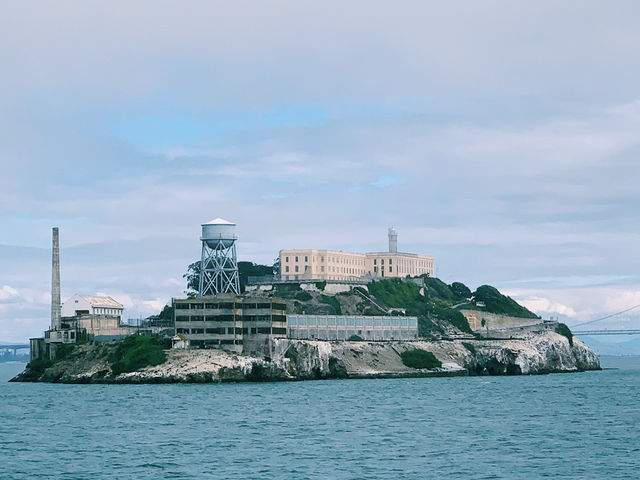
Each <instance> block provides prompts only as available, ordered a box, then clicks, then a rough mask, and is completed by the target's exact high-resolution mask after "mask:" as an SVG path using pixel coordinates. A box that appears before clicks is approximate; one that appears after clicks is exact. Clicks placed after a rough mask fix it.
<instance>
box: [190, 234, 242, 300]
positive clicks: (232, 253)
mask: <svg viewBox="0 0 640 480" xmlns="http://www.w3.org/2000/svg"><path fill="white" fill-rule="evenodd" d="M219 293H235V294H236V295H240V277H239V276H238V261H237V258H236V244H235V242H233V244H231V245H230V246H225V243H224V241H223V240H220V241H219V242H218V244H217V245H215V247H214V248H210V247H209V246H208V245H207V242H204V241H203V242H202V257H201V260H200V288H199V291H198V295H199V296H200V297H204V296H207V295H217V294H219Z"/></svg>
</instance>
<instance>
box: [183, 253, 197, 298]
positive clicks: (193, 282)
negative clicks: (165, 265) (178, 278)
mask: <svg viewBox="0 0 640 480" xmlns="http://www.w3.org/2000/svg"><path fill="white" fill-rule="evenodd" d="M182 278H186V279H187V289H186V290H185V291H184V293H186V294H187V295H188V296H189V297H193V296H195V295H197V293H198V291H199V290H200V260H198V261H196V262H193V263H192V264H191V265H189V266H188V267H187V273H185V274H184V275H183V276H182Z"/></svg>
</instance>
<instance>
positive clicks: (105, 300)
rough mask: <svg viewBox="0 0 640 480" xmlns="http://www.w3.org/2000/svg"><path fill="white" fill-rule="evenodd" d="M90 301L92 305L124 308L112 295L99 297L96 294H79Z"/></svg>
mask: <svg viewBox="0 0 640 480" xmlns="http://www.w3.org/2000/svg"><path fill="white" fill-rule="evenodd" d="M79 296H80V297H82V298H83V299H84V300H86V301H87V303H89V305H91V306H92V307H108V308H124V306H123V305H122V304H120V303H118V302H116V301H115V300H114V299H113V298H111V297H98V296H95V295H79Z"/></svg>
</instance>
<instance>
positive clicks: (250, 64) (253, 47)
mask: <svg viewBox="0 0 640 480" xmlns="http://www.w3.org/2000/svg"><path fill="white" fill-rule="evenodd" d="M576 11H579V12H580V15H576V13H575V12H576ZM638 14H640V6H639V5H638V4H637V2H632V1H626V2H625V1H623V2H621V3H620V4H619V5H618V7H617V8H616V9H611V8H606V7H603V6H602V4H601V3H599V2H582V1H580V2H577V1H575V2H574V1H570V2H564V3H563V4H562V5H560V6H559V5H556V4H552V3H540V2H537V3H529V4H522V3H517V4H516V3H513V4H507V3H505V2H489V3H483V4H482V5H480V4H478V3H476V2H467V3H465V4H464V8H461V7H460V6H459V5H456V6H451V5H446V4H439V3H435V2H417V1H416V2H408V3H403V4H402V5H395V4H394V5H391V4H389V3H385V2H366V3H365V2H354V3H349V4H346V5H342V6H341V10H340V15H339V16H338V17H337V16H336V15H335V11H333V10H332V9H327V8H325V7H324V6H320V5H313V4H309V3H291V2H283V3H280V4H278V8H273V6H266V5H265V6H263V5H254V6H253V7H252V8H251V9H250V10H247V9H246V8H243V7H241V6H236V5H231V4H226V3H222V2H220V3H218V2H194V3H190V4H189V5H187V6H185V5H177V4H175V3H172V2H163V1H160V2H154V4H153V8H152V7H151V5H150V4H148V3H144V2H142V3H131V2H122V3H120V4H118V8H113V6H112V5H110V6H109V7H106V6H101V5H97V4H86V5H84V4H83V5H74V7H73V8H64V7H60V5H59V4H58V3H57V2H50V3H47V2H45V3H43V4H41V5H40V6H39V8H38V9H37V10H35V11H34V10H33V9H32V8H29V7H26V6H23V5H21V4H14V5H11V6H10V7H6V8H3V11H2V15H0V18H2V25H3V28H1V29H0V57H1V58H2V64H3V75H2V77H1V78H0V166H2V171H3V175H2V176H0V262H1V265H2V268H0V285H7V286H8V285H11V287H8V288H10V289H12V290H8V289H3V290H0V302H1V305H2V306H3V307H2V308H3V311H2V315H4V318H14V317H15V318H22V319H24V321H25V322H27V320H26V319H30V320H28V322H31V323H28V322H27V323H25V325H26V326H25V327H24V328H22V327H15V328H16V331H22V332H24V335H27V334H29V335H31V334H35V333H34V332H33V331H32V330H29V331H28V333H27V330H28V329H33V328H34V325H36V324H37V326H38V328H43V327H44V326H46V324H47V323H48V318H49V313H48V305H47V303H46V298H47V295H48V293H46V292H48V289H49V288H50V287H49V281H50V271H49V268H50V252H49V248H50V242H51V240H50V228H51V226H53V225H58V226H60V227H61V240H62V247H63V250H62V282H63V292H64V295H69V296H70V295H72V294H73V293H76V292H84V293H94V292H99V291H103V292H111V293H112V294H113V295H122V298H123V301H126V302H128V303H127V309H128V311H130V312H131V315H136V316H138V315H146V314H149V313H155V312H153V311H152V310H153V309H154V308H156V307H159V306H161V305H160V304H161V303H163V302H164V301H168V300H169V299H170V298H171V297H172V296H179V295H181V294H182V290H183V288H184V285H183V283H184V282H183V281H182V278H181V275H182V274H183V273H184V271H185V269H186V266H187V265H188V264H189V263H190V262H191V261H193V260H195V259H196V258H198V256H199V247H200V245H199V240H198V237H199V228H200V223H201V222H202V221H206V220H209V219H210V218H213V217H216V216H222V217H224V218H230V219H232V220H234V221H236V222H237V223H238V231H239V236H240V239H239V243H238V252H239V257H240V258H241V259H246V260H253V261H259V262H264V263H269V262H271V261H272V260H273V258H274V257H275V256H276V254H277V251H278V250H279V249H280V248H294V247H300V248H301V247H318V248H323V247H324V248H335V249H342V250H354V251H375V250H380V249H382V248H385V246H386V228H387V227H388V226H390V225H395V226H396V227H397V229H398V231H399V234H400V237H399V242H400V247H401V249H403V250H405V251H414V252H421V253H428V254H433V255H434V256H435V258H436V267H437V269H438V273H439V275H440V276H441V277H443V278H444V279H445V280H447V281H453V280H460V281H464V282H465V283H468V284H470V285H473V284H475V285H479V284H482V283H490V284H496V285H497V286H504V287H505V288H507V289H510V290H511V289H514V291H515V290H517V291H518V292H520V294H521V295H522V298H523V299H524V301H529V302H533V303H531V305H533V306H535V307H536V308H540V309H548V311H549V312H553V313H558V314H562V312H565V314H566V315H569V314H570V313H571V312H572V311H573V312H574V313H575V318H576V319H579V318H584V317H589V316H592V315H597V312H599V311H601V312H607V311H610V309H612V308H615V305H617V304H620V305H622V304H623V303H625V301H631V300H632V298H635V297H634V294H633V288H632V287H631V285H633V284H634V283H633V282H635V280H634V278H635V276H636V275H637V271H638V269H639V268H640V263H639V262H640V250H639V248H640V246H639V245H640V242H639V240H640V227H639V226H638V222H637V212H638V209H640V194H639V192H638V188H637V179H638V178H640V162H638V161H637V160H638V156H639V155H640V140H639V139H638V136H637V132H638V131H639V129H640V89H639V88H638V85H640V64H638V63H637V62H630V61H629V58H634V55H635V54H636V51H635V49H636V47H635V45H637V44H638V43H640V33H639V32H638V29H637V28H636V27H637V26H636V23H635V19H636V18H637V17H638ZM116 32H117V34H116ZM594 65H597V68H596V67H594ZM612 85H613V86H615V88H612ZM595 276H602V277H607V278H608V279H609V280H607V281H603V280H602V278H601V279H600V280H596V279H594V277H595ZM569 277H573V278H576V279H582V284H581V285H579V287H580V289H584V288H591V289H592V290H589V294H588V295H586V294H584V292H586V290H580V289H579V288H577V287H578V286H576V285H575V284H570V285H569V284H568V283H567V282H568V280H567V279H568V278H569ZM541 278H546V279H548V281H547V282H546V283H545V282H543V281H535V279H541ZM531 279H534V280H531ZM572 281H573V280H572ZM518 282H520V283H518ZM569 283H570V282H569ZM574 283H575V282H574ZM550 284H552V285H553V286H554V288H556V289H558V292H557V293H556V292H555V290H554V291H550V290H552V289H549V288H547V287H548V286H549V285H550ZM608 288H612V289H613V288H615V289H617V290H615V292H614V293H612V292H610V291H609V290H607V289H608ZM14 290H15V291H16V292H19V295H20V296H19V297H17V298H16V297H15V293H14V292H13V291H14ZM625 291H627V292H631V293H629V295H630V296H629V297H628V298H627V297H625V295H626V294H624V293H623V292H625ZM598 292H600V293H598ZM608 293H612V295H613V297H612V298H617V299H620V300H619V301H618V300H616V301H615V302H614V301H612V300H610V299H608V298H609V297H607V294H608ZM595 298H598V299H599V300H598V301H594V300H593V299H595ZM2 299H4V300H2ZM9 302H10V303H9ZM38 322H39V323H38ZM7 324H8V323H7ZM4 332H7V330H4ZM2 334H3V333H2V331H0V335H2ZM7 335H8V333H7ZM1 339H2V338H0V340H1Z"/></svg>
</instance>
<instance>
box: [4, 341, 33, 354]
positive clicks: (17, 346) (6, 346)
mask: <svg viewBox="0 0 640 480" xmlns="http://www.w3.org/2000/svg"><path fill="white" fill-rule="evenodd" d="M3 350H5V351H9V350H13V356H14V357H15V356H16V354H17V351H18V350H29V344H28V343H14V344H10V343H6V344H5V343H0V352H1V351H3Z"/></svg>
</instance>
